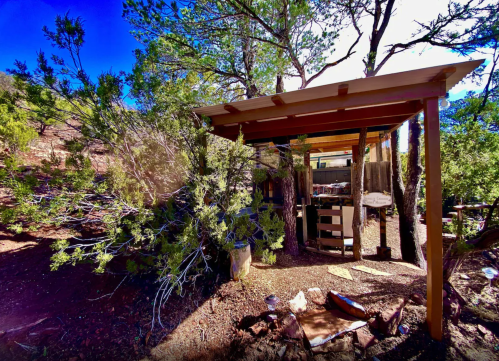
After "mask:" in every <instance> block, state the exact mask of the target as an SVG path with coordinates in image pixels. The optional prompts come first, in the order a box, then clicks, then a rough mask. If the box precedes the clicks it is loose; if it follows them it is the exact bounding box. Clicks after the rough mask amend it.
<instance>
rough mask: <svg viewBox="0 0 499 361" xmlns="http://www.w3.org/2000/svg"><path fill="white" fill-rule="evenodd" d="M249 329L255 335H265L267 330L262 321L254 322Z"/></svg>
mask: <svg viewBox="0 0 499 361" xmlns="http://www.w3.org/2000/svg"><path fill="white" fill-rule="evenodd" d="M249 329H250V331H251V332H252V333H253V335H255V336H259V335H265V334H266V333H267V332H268V330H269V329H268V327H267V325H266V324H265V322H263V321H261V322H258V323H255V324H254V325H253V326H251V327H250V328H249Z"/></svg>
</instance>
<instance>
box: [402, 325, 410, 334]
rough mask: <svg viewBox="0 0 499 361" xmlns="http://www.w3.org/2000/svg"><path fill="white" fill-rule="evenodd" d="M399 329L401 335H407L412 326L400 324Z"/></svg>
mask: <svg viewBox="0 0 499 361" xmlns="http://www.w3.org/2000/svg"><path fill="white" fill-rule="evenodd" d="M399 331H400V334H401V335H407V334H408V333H409V331H410V328H409V326H407V325H399Z"/></svg>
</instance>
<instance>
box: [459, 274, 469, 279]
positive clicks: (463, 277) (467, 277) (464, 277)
mask: <svg viewBox="0 0 499 361" xmlns="http://www.w3.org/2000/svg"><path fill="white" fill-rule="evenodd" d="M459 277H460V278H461V279H462V280H469V279H470V276H468V275H465V274H462V275H460V276H459Z"/></svg>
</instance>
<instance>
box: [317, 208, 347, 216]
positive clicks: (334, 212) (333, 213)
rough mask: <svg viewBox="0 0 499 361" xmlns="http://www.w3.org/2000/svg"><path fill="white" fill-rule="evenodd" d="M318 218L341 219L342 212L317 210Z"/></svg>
mask: <svg viewBox="0 0 499 361" xmlns="http://www.w3.org/2000/svg"><path fill="white" fill-rule="evenodd" d="M317 215H318V216H339V217H341V215H342V212H341V210H339V209H318V210H317Z"/></svg>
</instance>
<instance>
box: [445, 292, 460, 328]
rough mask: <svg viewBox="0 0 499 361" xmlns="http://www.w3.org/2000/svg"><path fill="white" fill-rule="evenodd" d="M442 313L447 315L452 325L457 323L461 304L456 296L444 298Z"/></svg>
mask: <svg viewBox="0 0 499 361" xmlns="http://www.w3.org/2000/svg"><path fill="white" fill-rule="evenodd" d="M443 303H444V305H443V308H444V314H445V315H447V316H449V318H450V319H451V320H452V323H453V324H454V325H457V324H458V322H459V316H461V305H460V304H459V301H458V300H457V298H454V297H446V298H444V302H443Z"/></svg>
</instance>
